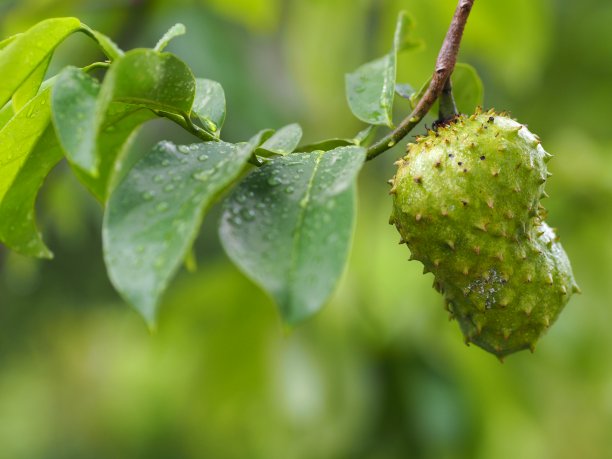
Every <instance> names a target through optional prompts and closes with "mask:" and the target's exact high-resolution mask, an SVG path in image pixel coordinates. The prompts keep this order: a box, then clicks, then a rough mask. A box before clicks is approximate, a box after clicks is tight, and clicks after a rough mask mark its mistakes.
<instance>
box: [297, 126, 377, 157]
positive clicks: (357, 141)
mask: <svg viewBox="0 0 612 459" xmlns="http://www.w3.org/2000/svg"><path fill="white" fill-rule="evenodd" d="M374 129H375V127H374V126H371V125H370V126H368V127H367V128H365V129H363V130H362V131H359V132H358V133H357V135H356V136H355V137H353V138H352V139H339V138H335V139H327V140H322V141H320V142H315V143H311V144H308V145H303V146H301V147H299V148H298V150H297V151H299V152H301V153H309V152H312V151H329V150H333V149H335V148H339V147H347V146H350V145H353V146H354V145H356V146H360V145H363V144H364V143H367V141H368V140H369V139H370V137H371V135H372V133H373V132H374Z"/></svg>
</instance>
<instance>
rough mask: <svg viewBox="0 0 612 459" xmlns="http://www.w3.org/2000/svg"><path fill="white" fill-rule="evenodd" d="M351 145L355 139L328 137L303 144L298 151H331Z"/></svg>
mask: <svg viewBox="0 0 612 459" xmlns="http://www.w3.org/2000/svg"><path fill="white" fill-rule="evenodd" d="M350 145H355V142H354V140H353V139H339V138H335V139H326V140H321V141H320V142H314V143H309V144H308V145H302V146H301V147H299V148H298V150H297V151H298V152H300V153H310V152H313V151H329V150H333V149H335V148H339V147H347V146H350Z"/></svg>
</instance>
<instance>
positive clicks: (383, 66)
mask: <svg viewBox="0 0 612 459" xmlns="http://www.w3.org/2000/svg"><path fill="white" fill-rule="evenodd" d="M408 23H409V16H408V15H407V14H406V13H405V12H401V13H400V14H399V16H398V19H397V24H396V28H395V35H394V39H393V48H392V50H391V52H389V53H388V54H386V55H385V56H383V57H381V58H379V59H376V60H374V61H372V62H368V63H367V64H364V65H362V66H361V67H359V68H358V69H357V70H356V71H355V72H353V73H349V74H347V75H346V97H347V100H348V104H349V107H350V109H351V111H352V112H353V114H354V115H355V116H356V117H357V118H359V119H360V120H361V121H364V122H366V123H368V124H374V125H386V126H389V127H393V100H394V96H395V79H396V75H397V54H398V53H399V52H400V51H402V49H403V47H404V46H405V45H406V29H407V25H408Z"/></svg>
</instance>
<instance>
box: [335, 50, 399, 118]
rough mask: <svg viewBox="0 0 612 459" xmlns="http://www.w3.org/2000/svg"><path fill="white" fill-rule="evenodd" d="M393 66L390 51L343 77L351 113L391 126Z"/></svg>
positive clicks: (393, 82)
mask: <svg viewBox="0 0 612 459" xmlns="http://www.w3.org/2000/svg"><path fill="white" fill-rule="evenodd" d="M394 80H395V66H394V64H393V58H392V56H391V55H390V54H387V55H386V56H384V57H382V58H380V59H377V60H375V61H373V62H369V63H367V64H364V65H362V66H361V67H359V68H358V69H357V70H356V71H355V72H354V73H349V74H348V75H347V76H346V91H347V94H346V97H347V100H348V104H349V107H350V109H351V111H352V112H353V114H354V115H355V116H356V117H357V118H359V119H360V120H361V121H363V122H365V123H369V124H376V125H386V126H389V127H392V126H393V121H392V119H391V115H392V114H391V111H392V106H393V91H394V87H393V86H394V84H395V81H394Z"/></svg>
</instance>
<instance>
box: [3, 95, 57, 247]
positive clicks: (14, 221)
mask: <svg viewBox="0 0 612 459" xmlns="http://www.w3.org/2000/svg"><path fill="white" fill-rule="evenodd" d="M50 116H51V114H50V109H49V89H46V90H44V91H43V92H41V93H40V94H39V95H38V96H36V97H35V98H34V99H32V100H31V101H30V102H29V103H28V104H27V105H26V106H25V107H24V108H23V109H22V110H21V111H19V113H17V114H16V115H15V116H14V117H12V118H11V120H10V121H9V122H8V123H7V124H5V125H4V127H3V128H2V129H1V130H0V177H2V180H0V217H1V220H0V240H1V241H2V242H3V243H5V244H6V245H8V246H10V247H11V248H13V249H14V250H16V251H18V252H20V253H23V254H26V255H31V256H37V257H47V258H48V257H50V256H51V252H50V251H49V250H48V249H47V248H46V247H45V245H44V244H43V242H42V240H41V239H40V235H39V234H38V231H37V230H36V228H35V224H34V209H33V204H34V199H35V196H36V192H37V190H38V188H39V186H40V184H41V183H42V180H43V179H44V177H45V176H46V175H47V173H48V171H49V170H50V169H51V168H52V167H53V166H54V165H55V163H56V162H57V161H58V160H59V158H58V157H57V156H58V155H57V153H56V152H55V150H54V149H53V148H50V147H49V148H47V149H46V150H45V149H44V148H39V149H37V148H36V147H37V145H38V143H39V140H40V139H41V137H42V136H43V133H45V131H46V130H47V127H48V126H49V120H50ZM51 133H52V131H51ZM49 136H51V138H52V139H54V136H53V135H51V134H49ZM51 143H52V140H49V139H47V140H46V141H45V144H47V145H51ZM33 152H36V154H34V153H33Z"/></svg>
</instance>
